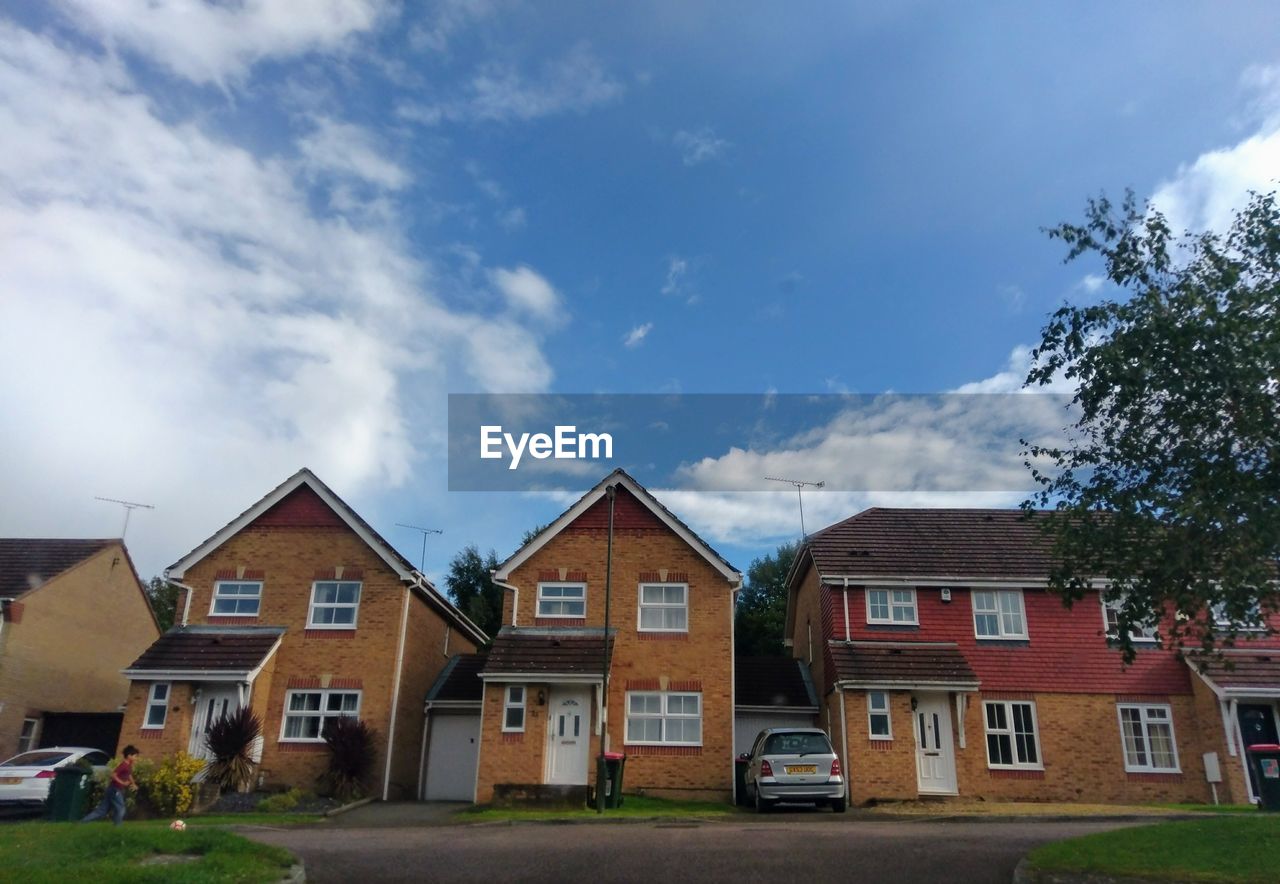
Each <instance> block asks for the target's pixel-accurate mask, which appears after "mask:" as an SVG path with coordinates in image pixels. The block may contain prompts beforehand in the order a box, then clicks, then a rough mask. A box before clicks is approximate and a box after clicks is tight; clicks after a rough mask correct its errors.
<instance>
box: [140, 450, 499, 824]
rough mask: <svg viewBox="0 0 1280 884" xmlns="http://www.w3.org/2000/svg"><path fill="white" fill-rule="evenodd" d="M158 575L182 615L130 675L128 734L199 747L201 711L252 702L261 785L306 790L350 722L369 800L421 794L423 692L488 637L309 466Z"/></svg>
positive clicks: (154, 749) (160, 749) (209, 715)
mask: <svg viewBox="0 0 1280 884" xmlns="http://www.w3.org/2000/svg"><path fill="white" fill-rule="evenodd" d="M165 576H166V578H167V579H168V580H169V581H170V582H172V583H175V584H177V585H178V586H179V587H180V588H181V590H182V593H181V595H180V597H179V602H178V604H179V610H180V611H181V622H180V623H179V625H177V626H175V627H174V628H173V629H171V630H170V631H169V632H167V633H165V634H164V635H163V636H161V637H160V638H159V639H158V640H157V641H156V642H155V643H154V644H153V645H152V646H151V647H150V648H148V649H147V650H146V651H145V652H144V653H143V654H142V655H141V656H140V657H139V658H138V659H137V660H135V661H134V662H133V663H132V665H130V666H128V667H127V668H126V669H125V675H127V676H128V677H129V678H130V679H131V680H132V685H131V687H130V689H129V702H128V707H127V709H126V711H125V720H124V727H123V738H124V739H127V740H129V741H131V742H136V743H138V745H139V746H140V747H141V748H142V749H143V751H144V752H146V753H148V754H150V755H154V756H162V755H168V754H171V753H174V752H177V751H179V750H182V751H185V752H189V753H191V754H193V755H203V754H205V748H204V743H203V735H204V733H205V731H206V730H207V728H208V726H209V724H210V723H211V721H213V720H215V719H216V717H217V716H220V715H222V714H225V713H227V712H230V711H234V710H235V709H237V708H239V707H240V706H242V705H248V706H250V707H251V708H252V709H253V710H254V711H255V712H257V714H258V715H259V717H260V718H261V720H262V722H263V739H262V746H261V756H260V757H261V761H260V766H259V775H260V779H261V782H262V783H263V784H264V785H267V786H299V787H301V788H311V787H312V786H314V784H315V780H316V777H317V776H318V775H319V774H320V773H321V772H322V771H323V770H324V769H325V766H326V760H327V749H326V747H325V744H324V742H323V739H322V737H321V733H322V731H323V728H324V725H325V722H326V721H327V720H329V719H330V718H333V717H336V716H340V715H349V716H357V717H359V718H361V719H363V720H364V721H365V722H366V723H368V724H369V725H370V726H371V727H372V728H373V729H374V730H375V731H376V732H377V734H378V760H377V774H376V783H375V794H377V795H380V796H381V797H382V798H383V799H386V798H389V797H414V796H415V795H417V793H418V790H419V786H420V781H421V775H422V740H423V737H424V736H425V734H424V731H423V728H424V725H425V721H424V719H423V716H422V707H421V705H420V704H421V700H422V698H423V697H424V696H425V695H426V693H427V690H428V688H429V687H430V686H431V684H432V682H433V681H434V680H435V678H436V677H437V675H438V674H439V673H440V670H441V669H442V668H443V667H444V666H445V664H446V662H447V661H448V660H449V658H450V657H451V656H453V655H455V654H458V653H469V652H472V651H474V650H475V649H476V647H477V646H479V645H480V644H482V643H483V642H484V641H485V640H486V636H485V635H484V633H483V632H481V631H480V629H478V628H477V627H476V626H475V625H474V624H473V623H472V622H471V621H470V620H468V619H467V618H466V617H465V616H464V615H463V614H462V613H461V612H460V611H458V610H457V608H455V607H454V606H453V605H452V604H450V603H449V602H448V601H447V600H446V599H445V598H444V597H443V596H441V595H440V593H439V592H437V591H436V589H435V587H434V586H432V585H431V583H430V581H428V580H427V579H426V577H424V576H423V575H422V573H421V572H420V571H418V570H417V569H416V568H414V567H413V565H412V564H411V563H410V562H408V561H407V560H406V559H405V558H404V557H403V556H401V555H400V554H399V553H397V552H396V551H395V549H393V548H392V547H391V545H390V544H389V543H387V542H386V541H385V540H384V539H383V538H382V537H380V536H379V535H378V533H377V532H376V531H374V530H373V528H371V527H370V526H369V524H368V523H367V522H365V521H364V520H363V519H361V518H360V516H359V515H357V514H356V513H355V511H354V510H352V509H351V508H350V507H349V506H347V504H346V503H344V502H343V501H342V500H341V499H340V498H339V497H338V496H337V495H336V494H334V493H333V491H331V490H330V489H329V488H328V487H327V486H326V485H325V484H324V483H323V482H321V481H320V480H319V479H318V478H316V476H315V475H314V474H313V473H312V472H311V471H310V470H306V469H303V470H301V471H299V472H298V473H297V474H295V475H294V476H293V477H291V478H290V479H288V480H287V481H286V482H284V483H283V484H282V485H280V486H279V487H277V488H276V489H275V490H273V491H272V492H271V493H270V494H268V495H267V496H266V497H264V498H262V499H261V500H259V501H258V502H257V503H255V504H254V505H253V506H251V507H250V508H249V509H248V510H246V511H245V512H243V513H241V514H240V515H239V516H237V517H236V518H235V519H233V520H232V521H231V522H230V523H229V524H227V525H226V526H225V527H224V528H222V529H221V530H220V531H218V532H217V533H216V534H214V535H213V536H212V537H210V538H209V539H208V540H206V541H204V542H203V543H201V544H200V545H199V546H197V547H196V548H195V549H194V550H192V551H191V552H190V553H188V554H187V555H186V556H184V557H183V558H182V559H180V560H179V561H178V562H176V563H175V564H173V565H172V566H170V567H169V569H168V570H167V571H166V573H165Z"/></svg>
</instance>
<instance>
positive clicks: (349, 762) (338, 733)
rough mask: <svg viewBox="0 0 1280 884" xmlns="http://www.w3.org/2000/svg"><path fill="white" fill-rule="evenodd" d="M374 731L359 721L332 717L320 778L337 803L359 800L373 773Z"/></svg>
mask: <svg viewBox="0 0 1280 884" xmlns="http://www.w3.org/2000/svg"><path fill="white" fill-rule="evenodd" d="M376 740H377V732H376V731H374V730H373V728H371V727H369V725H367V724H365V723H364V722H363V721H361V720H360V719H358V718H349V717H343V718H334V719H331V720H330V721H329V725H328V727H326V728H325V731H324V741H325V744H326V745H328V747H329V769H328V770H327V771H325V772H324V773H322V774H321V775H320V777H319V779H320V782H321V783H322V784H324V786H326V787H327V788H328V789H329V791H330V792H331V793H332V794H333V796H334V797H335V798H337V799H338V800H339V801H351V800H353V799H356V798H359V797H361V796H362V795H363V794H364V792H365V789H366V787H367V782H368V778H369V773H370V772H371V771H372V770H373V764H374V761H375V760H376V758H377V751H376V750H375V748H374V742H375V741H376Z"/></svg>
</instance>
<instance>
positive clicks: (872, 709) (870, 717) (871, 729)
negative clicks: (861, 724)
mask: <svg viewBox="0 0 1280 884" xmlns="http://www.w3.org/2000/svg"><path fill="white" fill-rule="evenodd" d="M876 697H883V698H884V708H883V709H877V708H876V704H875V698H876ZM877 717H882V718H884V723H885V729H886V733H883V734H878V733H876V729H875V725H874V724H873V722H874V721H875V719H876V718H877ZM867 736H868V738H870V739H872V740H892V739H893V716H892V715H890V714H889V692H888V691H867Z"/></svg>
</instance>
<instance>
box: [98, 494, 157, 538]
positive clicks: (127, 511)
mask: <svg viewBox="0 0 1280 884" xmlns="http://www.w3.org/2000/svg"><path fill="white" fill-rule="evenodd" d="M93 499H94V500H101V501H102V502H103V503H118V504H120V506H122V507H124V527H123V528H121V529H120V539H121V540H124V535H125V534H126V533H127V532H128V531H129V516H131V515H132V514H133V511H134V510H153V509H155V507H153V506H152V505H151V504H149V503H137V502H136V501H132V500H116V499H115V498H114V497H96V496H95V497H94V498H93Z"/></svg>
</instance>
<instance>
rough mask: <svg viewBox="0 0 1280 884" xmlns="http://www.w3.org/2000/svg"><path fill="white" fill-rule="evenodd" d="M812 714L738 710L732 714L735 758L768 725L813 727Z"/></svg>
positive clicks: (746, 750) (745, 749) (747, 747)
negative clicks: (735, 732) (735, 734)
mask: <svg viewBox="0 0 1280 884" xmlns="http://www.w3.org/2000/svg"><path fill="white" fill-rule="evenodd" d="M813 721H814V716H812V715H809V714H807V713H802V714H800V715H796V714H790V715H788V714H785V713H781V712H739V713H738V714H737V715H735V716H734V723H735V725H736V726H737V736H736V738H735V739H734V741H733V754H734V757H735V758H736V757H737V756H739V755H741V754H742V753H743V752H750V751H751V744H752V743H754V742H755V740H756V734H758V733H760V731H762V730H764V729H765V728H769V727H813V726H814V723H813Z"/></svg>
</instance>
